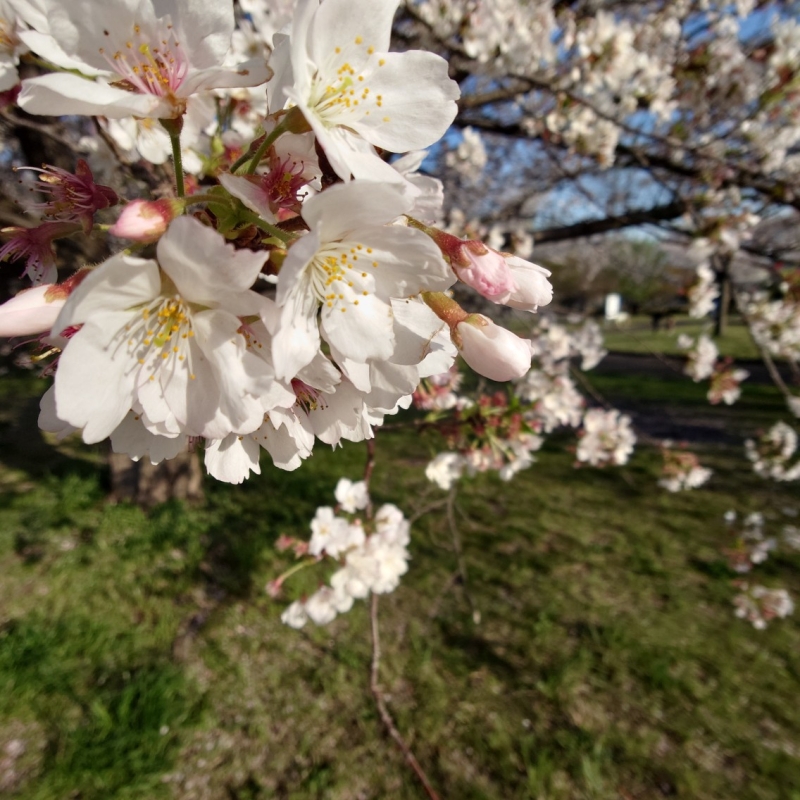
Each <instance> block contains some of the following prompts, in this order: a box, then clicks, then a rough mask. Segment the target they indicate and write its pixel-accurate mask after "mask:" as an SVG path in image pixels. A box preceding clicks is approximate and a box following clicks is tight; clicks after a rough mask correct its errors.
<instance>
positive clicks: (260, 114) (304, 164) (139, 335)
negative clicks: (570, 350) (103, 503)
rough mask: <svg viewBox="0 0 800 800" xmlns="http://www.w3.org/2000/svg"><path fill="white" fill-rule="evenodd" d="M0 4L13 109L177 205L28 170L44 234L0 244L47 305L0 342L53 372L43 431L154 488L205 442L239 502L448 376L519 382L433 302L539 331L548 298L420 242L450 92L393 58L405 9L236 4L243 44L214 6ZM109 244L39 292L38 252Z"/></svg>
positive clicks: (518, 275)
mask: <svg viewBox="0 0 800 800" xmlns="http://www.w3.org/2000/svg"><path fill="white" fill-rule="evenodd" d="M9 3H10V8H11V9H12V10H13V11H14V12H15V14H16V16H15V22H14V25H15V26H16V27H15V30H16V31H17V32H18V38H19V40H20V41H21V42H23V43H24V46H25V47H27V48H29V49H30V50H31V51H32V52H33V53H35V54H36V55H37V56H38V57H39V58H40V59H41V60H43V61H44V62H46V63H48V64H51V65H53V67H54V69H53V71H49V72H43V73H42V74H40V75H38V76H36V77H32V78H26V79H25V80H23V81H22V85H21V91H20V94H19V105H20V107H21V108H22V109H24V110H25V111H26V112H28V113H30V114H49V115H85V116H89V115H92V116H98V117H101V118H102V119H103V120H104V122H103V123H102V124H103V125H104V126H105V127H106V131H107V134H108V136H109V137H110V138H111V139H113V140H115V141H116V144H117V146H118V147H119V148H120V150H121V152H123V153H124V154H126V155H125V157H126V158H127V157H130V158H131V159H134V158H142V159H145V160H147V161H150V162H151V163H155V164H158V163H162V162H163V161H165V160H166V159H167V157H168V156H169V155H170V154H171V156H172V159H173V163H174V168H175V195H174V196H172V197H163V198H160V199H152V198H147V197H145V198H138V199H134V200H133V201H131V202H129V203H125V204H124V207H123V208H122V209H121V211H120V212H119V213H118V214H117V213H116V212H114V211H113V210H112V209H113V207H114V206H115V205H116V204H117V203H118V201H119V196H118V194H117V193H116V192H115V191H114V190H113V189H112V188H111V187H109V186H105V185H104V184H100V183H96V182H95V180H94V176H93V173H92V171H91V169H90V168H89V166H88V164H87V163H85V162H79V164H78V166H77V169H76V171H75V173H74V174H72V173H69V172H66V171H65V170H61V169H55V168H46V169H44V170H43V171H40V172H39V173H38V179H39V180H38V186H39V189H40V190H45V192H46V194H47V195H48V200H47V202H46V203H45V204H43V205H42V206H40V207H39V209H38V210H39V211H40V212H41V213H42V214H43V215H44V216H45V217H46V220H45V221H44V222H42V223H41V224H39V225H36V226H34V227H31V228H18V229H7V230H5V231H3V234H4V235H5V237H6V239H7V241H6V244H5V245H4V246H3V248H2V249H1V250H0V259H2V258H5V259H8V260H14V261H24V263H25V269H26V272H27V275H28V276H29V278H30V279H31V280H32V281H33V282H34V283H35V284H37V285H38V286H39V287H41V288H40V289H38V290H36V291H37V293H36V294H33V293H30V292H29V293H26V294H23V295H20V296H19V297H18V298H14V299H13V300H12V301H11V302H10V303H8V304H6V305H5V306H3V307H2V309H0V331H1V332H2V333H4V334H5V335H32V334H39V335H40V336H41V337H42V342H43V343H44V344H45V345H46V347H47V348H48V349H49V352H51V353H55V354H56V359H55V361H54V362H53V364H51V369H52V370H53V371H54V372H55V383H54V385H53V387H52V388H51V389H50V390H48V392H47V393H46V394H45V396H44V397H43V399H42V404H41V416H40V426H41V427H42V428H43V429H44V430H47V431H53V432H56V433H58V434H59V435H66V434H68V433H71V432H72V431H79V432H80V434H81V436H82V437H83V439H84V441H85V442H87V443H93V442H99V441H101V440H104V439H107V438H108V439H110V441H111V444H112V447H113V448H114V450H115V451H116V452H120V453H126V454H128V455H129V456H131V457H132V458H134V459H139V458H148V459H149V460H150V461H151V462H153V463H158V462H159V461H161V460H162V459H165V458H172V457H174V456H176V455H178V454H179V453H180V452H182V451H184V450H186V449H187V448H188V447H190V446H194V444H196V443H198V442H199V443H202V444H203V445H204V453H205V464H206V468H207V470H208V472H209V473H210V474H211V475H213V476H214V477H216V478H218V479H220V480H223V481H228V482H233V483H239V482H241V481H243V480H244V479H246V478H247V477H248V476H249V475H250V474H251V473H258V472H259V471H260V466H259V459H260V454H261V451H262V450H265V451H267V452H268V453H269V455H270V456H271V458H272V461H273V463H274V464H275V465H276V466H278V467H280V468H282V469H295V468H297V467H298V466H299V465H300V463H301V462H302V460H303V459H305V458H307V457H308V456H309V455H311V453H312V450H313V447H314V444H315V442H316V440H319V441H321V442H323V443H325V444H328V445H331V446H336V445H338V444H339V443H340V442H341V441H343V440H348V441H362V440H364V439H368V438H370V437H372V436H373V435H374V430H375V428H376V427H377V426H379V425H381V424H382V422H383V420H384V418H385V416H386V415H389V414H393V413H396V412H397V411H398V409H400V408H404V407H407V406H408V405H409V404H410V403H411V398H412V395H413V393H414V391H415V390H416V389H417V387H418V386H419V384H420V381H421V380H423V379H425V378H428V377H430V376H433V375H439V374H441V373H445V372H447V371H448V370H449V369H450V368H451V367H452V365H453V363H454V361H455V358H456V355H457V354H458V353H459V352H460V353H461V355H462V356H463V358H464V359H465V361H466V362H467V363H468V364H469V365H470V366H471V367H472V368H474V369H475V370H476V371H478V372H479V373H481V374H483V375H485V376H486V377H488V378H490V379H493V380H497V381H506V380H509V379H512V378H518V377H521V376H522V375H524V374H525V373H526V372H527V371H528V370H529V368H530V364H531V352H532V351H531V343H530V341H529V340H527V339H524V338H522V337H519V336H517V335H516V334H514V333H512V332H511V331H508V330H506V329H505V328H502V327H501V326H499V325H497V324H495V323H494V322H493V321H492V320H490V319H489V318H488V317H486V316H484V315H481V314H471V313H469V312H468V311H466V310H464V309H463V308H462V307H461V306H460V305H459V304H458V303H457V302H456V301H455V300H453V299H452V297H451V296H450V293H449V290H450V288H451V287H452V286H453V285H454V284H455V283H456V282H459V281H460V282H461V283H463V284H465V285H466V286H468V287H471V288H472V289H473V290H474V291H475V292H477V293H478V294H479V295H482V296H483V297H484V298H486V299H488V300H489V301H491V302H492V303H495V304H498V305H506V306H510V307H512V308H516V309H520V310H523V311H527V312H531V313H533V312H535V311H537V310H538V308H539V307H540V306H542V305H545V304H547V303H548V302H550V299H551V297H552V287H551V286H550V283H549V281H548V276H549V273H548V271H547V270H545V269H543V268H541V267H539V266H538V265H536V264H533V263H531V262H529V261H526V260H525V259H523V258H521V257H520V256H517V255H512V254H510V253H507V252H503V251H501V250H497V249H494V248H492V247H489V246H487V245H485V244H484V243H483V242H481V241H477V240H471V239H470V240H462V239H459V238H457V237H455V236H453V235H452V234H449V233H447V232H445V231H443V230H441V229H438V228H435V227H431V226H430V225H428V222H430V221H431V220H432V219H435V218H436V217H437V216H438V215H439V214H440V211H441V203H442V198H443V195H442V187H441V184H439V183H438V182H437V181H435V180H433V179H431V178H428V177H426V176H422V175H419V174H417V173H416V168H417V167H418V166H419V164H420V162H421V159H422V157H423V156H424V153H420V151H421V149H422V148H425V147H428V146H430V145H432V144H434V143H435V142H436V141H437V140H438V139H439V138H440V137H441V136H442V135H443V134H444V132H445V131H446V130H447V128H448V126H449V125H450V123H451V122H452V120H453V118H454V116H455V113H456V99H457V98H458V96H459V88H458V85H457V84H456V83H455V82H454V81H453V80H451V79H450V77H449V75H448V65H447V63H446V62H445V60H444V59H442V58H441V57H439V56H437V55H435V54H433V53H429V52H423V51H414V50H410V51H407V52H403V53H394V52H389V43H390V34H391V26H392V19H393V16H394V14H395V11H396V8H397V6H398V0H379V1H378V2H375V1H374V0H369V1H368V0H358V2H357V3H355V4H354V3H352V2H350V1H349V0H325V2H323V3H322V4H320V3H319V2H318V0H298V2H297V3H296V4H295V6H294V8H291V7H290V5H289V4H281V5H278V6H275V7H274V8H273V9H272V10H271V11H270V12H269V13H267V12H263V9H262V11H259V6H258V4H256V3H249V4H247V3H246V4H244V5H245V10H246V11H249V12H250V16H249V18H248V19H247V20H243V21H242V23H243V24H240V25H238V26H237V25H236V18H235V10H234V5H233V3H232V2H231V0H228V1H227V2H221V3H216V4H214V5H213V8H210V7H209V9H205V8H203V9H200V7H199V6H198V5H197V3H195V2H193V0H177V2H175V3H172V4H170V6H169V9H167V8H166V7H164V6H163V5H162V4H160V3H157V2H154V0H142V2H140V3H137V4H133V5H132V4H130V3H128V2H127V0H114V2H111V3H108V4H106V5H104V6H103V8H102V9H98V11H97V13H96V14H94V13H93V14H89V15H87V14H82V13H79V12H80V9H79V8H78V7H77V6H74V4H72V3H62V2H60V0H58V1H57V0H34V2H22V0H9ZM379 151H380V152H382V151H389V152H392V153H401V154H402V153H406V154H407V155H406V156H404V157H403V158H401V159H400V160H399V161H397V162H396V163H394V164H389V163H388V162H387V161H385V160H384V159H383V158H382V157H381V156H380V152H379ZM189 173H191V174H189ZM187 176H188V177H187ZM112 214H113V215H114V216H113V217H112V219H114V221H113V224H110V225H109V224H108V223H106V222H102V221H101V220H103V219H108V218H109V216H110V215H112ZM106 231H110V233H111V234H113V235H114V236H116V237H117V238H120V239H124V240H128V242H129V247H128V248H127V249H123V250H120V251H119V252H117V253H115V254H114V255H112V256H111V257H110V258H108V259H107V260H106V261H104V262H103V263H102V264H100V265H98V266H96V267H92V266H87V267H86V268H85V269H83V270H81V271H80V272H79V273H78V274H77V275H76V276H75V278H71V279H69V280H68V281H67V282H62V283H60V284H56V283H55V281H56V280H57V260H56V256H55V249H54V243H55V242H57V241H58V240H59V239H64V238H66V237H70V236H74V235H93V234H101V233H105V232H106ZM56 311H57V313H54V312H56ZM54 317H55V318H54Z"/></svg>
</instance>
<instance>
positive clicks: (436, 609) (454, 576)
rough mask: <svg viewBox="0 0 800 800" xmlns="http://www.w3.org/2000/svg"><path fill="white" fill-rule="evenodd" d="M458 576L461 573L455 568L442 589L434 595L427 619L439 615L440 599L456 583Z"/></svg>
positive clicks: (441, 599)
mask: <svg viewBox="0 0 800 800" xmlns="http://www.w3.org/2000/svg"><path fill="white" fill-rule="evenodd" d="M460 577H461V573H460V572H459V571H458V570H456V571H455V572H454V573H453V574H452V575H451V576H450V577H449V578H448V579H447V583H445V585H444V586H443V587H442V590H441V591H440V592H439V594H437V595H436V597H435V598H434V601H433V603H432V604H431V608H430V611H428V619H436V617H438V616H439V608H440V607H441V605H442V601H443V600H444V598H445V597H446V596H447V593H448V592H449V591H450V590H451V589H452V588H453V587H454V586H455V585H456V584H457V583H458V580H459V578H460Z"/></svg>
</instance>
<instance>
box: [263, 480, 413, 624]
mask: <svg viewBox="0 0 800 800" xmlns="http://www.w3.org/2000/svg"><path fill="white" fill-rule="evenodd" d="M335 494H336V499H337V501H338V506H337V508H338V513H337V510H336V509H334V508H331V507H329V506H323V507H321V508H318V509H317V512H316V514H315V515H314V519H313V520H312V521H311V539H310V540H309V541H308V542H296V541H293V540H290V541H287V542H283V546H284V547H285V548H288V547H289V546H292V547H293V548H294V551H295V553H296V554H297V555H298V556H301V557H305V556H311V557H312V558H311V559H310V560H309V561H308V562H306V563H308V564H314V563H317V562H320V561H323V560H324V561H330V562H333V563H336V564H337V566H338V569H337V570H336V571H335V572H334V573H333V575H331V577H330V579H329V581H328V583H326V584H323V585H321V586H320V588H318V589H317V590H316V591H315V592H314V593H313V594H311V595H309V596H307V597H304V598H302V599H300V600H295V601H294V602H293V603H292V604H291V605H289V606H287V608H286V609H285V610H284V611H283V613H282V614H281V620H282V621H283V622H284V623H285V624H286V625H289V626H290V627H292V628H302V627H303V626H304V625H305V624H306V622H308V620H311V621H312V622H313V623H314V624H316V625H327V624H328V623H329V622H332V621H333V620H334V619H335V618H336V616H337V615H338V614H344V613H345V612H347V611H349V610H350V609H351V608H352V607H353V603H354V601H355V600H362V599H364V598H366V597H368V596H369V594H370V593H375V594H388V593H389V592H393V591H394V590H395V589H396V588H397V587H398V585H399V583H400V578H401V577H402V576H403V575H405V573H406V571H407V570H408V560H409V553H408V549H407V547H408V544H409V541H410V538H409V531H410V524H409V522H408V520H406V519H405V517H404V516H403V514H402V512H401V511H400V510H399V509H398V508H397V507H396V506H394V505H391V504H389V503H387V504H386V505H383V506H381V507H380V508H379V509H378V510H377V511H376V512H375V516H374V518H373V517H371V516H370V515H366V518H362V517H360V516H355V515H356V513H357V512H358V511H363V510H365V509H367V508H369V504H370V500H369V495H368V491H367V487H366V485H365V483H364V482H363V481H357V482H355V483H353V482H352V481H349V480H347V479H346V478H342V479H341V480H340V481H339V483H338V484H337V487H336V492H335ZM343 512H344V513H343ZM283 582H284V581H283V579H279V580H278V581H277V582H273V583H272V584H271V585H270V586H269V587H268V588H269V591H270V593H271V594H272V595H273V596H275V595H277V594H278V592H279V591H280V588H281V585H282V584H283Z"/></svg>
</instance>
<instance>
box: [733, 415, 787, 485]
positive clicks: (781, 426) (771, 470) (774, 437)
mask: <svg viewBox="0 0 800 800" xmlns="http://www.w3.org/2000/svg"><path fill="white" fill-rule="evenodd" d="M797 446H798V437H797V431H795V430H794V428H792V427H790V426H789V425H787V424H786V423H785V422H776V423H775V424H774V425H773V426H772V427H771V428H770V429H769V430H768V431H767V432H766V433H764V434H762V435H761V436H760V437H759V438H758V439H747V441H745V455H746V456H747V458H748V459H749V461H750V462H751V463H752V465H753V471H754V472H755V473H756V475H760V476H761V477H762V478H770V479H771V480H774V481H796V480H798V479H800V459H796V460H795V461H794V463H792V459H793V458H794V456H795V454H796V453H797Z"/></svg>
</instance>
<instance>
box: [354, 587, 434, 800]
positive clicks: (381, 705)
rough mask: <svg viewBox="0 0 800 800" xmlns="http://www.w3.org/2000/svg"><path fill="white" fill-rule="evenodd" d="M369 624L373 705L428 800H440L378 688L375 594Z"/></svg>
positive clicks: (378, 654) (378, 650) (379, 648)
mask: <svg viewBox="0 0 800 800" xmlns="http://www.w3.org/2000/svg"><path fill="white" fill-rule="evenodd" d="M370 623H371V629H372V668H371V670H370V678H369V688H370V691H371V692H372V696H373V697H374V698H375V705H376V706H377V708H378V713H379V714H380V717H381V721H382V722H383V724H384V726H385V728H386V731H387V732H388V734H389V736H391V737H392V739H394V741H395V744H396V745H397V746H398V747H399V748H400V750H401V751H402V753H403V756H404V757H405V759H406V762H407V763H408V765H409V766H410V767H411V769H412V770H413V771H414V774H415V775H416V776H417V778H419V782H420V783H421V784H422V786H423V788H424V789H425V792H426V794H427V795H428V797H429V798H430V800H440V798H439V795H438V794H437V793H436V790H435V789H434V788H433V786H431V782H430V780H429V779H428V776H427V775H426V774H425V770H423V769H422V767H421V766H420V763H419V761H417V759H416V756H415V755H414V753H413V752H412V751H411V748H410V747H409V746H408V745H407V744H406V741H405V739H403V737H402V735H401V734H400V731H398V730H397V726H396V725H395V724H394V720H393V719H392V715H391V714H390V713H389V709H388V708H387V707H386V700H385V699H384V696H383V690H382V689H381V686H380V669H381V643H380V635H379V633H378V595H377V594H373V595H372V604H371V606H370Z"/></svg>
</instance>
